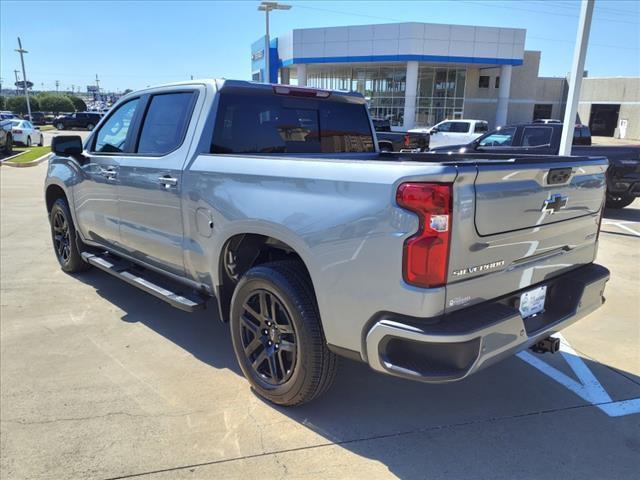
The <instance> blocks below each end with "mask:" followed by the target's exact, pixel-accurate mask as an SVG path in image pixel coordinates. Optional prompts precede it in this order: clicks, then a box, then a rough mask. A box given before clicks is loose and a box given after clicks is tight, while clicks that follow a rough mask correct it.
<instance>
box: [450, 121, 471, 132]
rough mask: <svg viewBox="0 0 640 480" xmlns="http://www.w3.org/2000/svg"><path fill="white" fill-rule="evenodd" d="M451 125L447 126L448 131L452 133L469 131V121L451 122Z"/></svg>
mask: <svg viewBox="0 0 640 480" xmlns="http://www.w3.org/2000/svg"><path fill="white" fill-rule="evenodd" d="M450 125H451V127H449V132H452V133H467V132H469V128H470V125H469V122H451V123H450Z"/></svg>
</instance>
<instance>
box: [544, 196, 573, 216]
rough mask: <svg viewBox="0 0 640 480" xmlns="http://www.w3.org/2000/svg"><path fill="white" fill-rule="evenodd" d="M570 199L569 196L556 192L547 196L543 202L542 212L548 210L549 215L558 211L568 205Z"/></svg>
mask: <svg viewBox="0 0 640 480" xmlns="http://www.w3.org/2000/svg"><path fill="white" fill-rule="evenodd" d="M568 201H569V197H566V196H564V195H560V194H559V193H556V194H554V195H551V196H550V197H549V198H547V199H546V200H545V201H544V203H543V204H542V209H541V211H542V212H548V213H549V215H552V214H554V213H556V212H557V211H558V210H561V209H563V208H565V207H566V206H567V202H568Z"/></svg>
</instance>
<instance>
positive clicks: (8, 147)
mask: <svg viewBox="0 0 640 480" xmlns="http://www.w3.org/2000/svg"><path fill="white" fill-rule="evenodd" d="M4 153H5V155H11V154H12V153H13V137H12V136H11V135H8V134H7V142H6V143H5V144H4Z"/></svg>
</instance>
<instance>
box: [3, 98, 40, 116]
mask: <svg viewBox="0 0 640 480" xmlns="http://www.w3.org/2000/svg"><path fill="white" fill-rule="evenodd" d="M29 103H30V105H31V111H32V112H35V111H37V110H40V102H38V99H37V98H35V97H29ZM6 108H7V110H11V111H12V112H15V113H19V114H21V115H25V114H27V113H28V109H27V99H26V97H23V96H20V97H10V98H7V99H6Z"/></svg>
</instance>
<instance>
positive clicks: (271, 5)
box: [258, 2, 291, 83]
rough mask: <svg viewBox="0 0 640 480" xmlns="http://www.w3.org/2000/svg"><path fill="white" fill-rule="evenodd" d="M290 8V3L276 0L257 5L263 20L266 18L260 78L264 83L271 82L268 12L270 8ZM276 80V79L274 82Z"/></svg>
mask: <svg viewBox="0 0 640 480" xmlns="http://www.w3.org/2000/svg"><path fill="white" fill-rule="evenodd" d="M289 9H291V5H283V4H282V3H278V2H262V3H261V4H260V5H259V6H258V10H259V11H261V12H264V13H265V20H266V32H265V33H266V34H265V37H264V78H263V79H262V81H263V82H265V83H271V65H270V63H271V62H270V58H269V47H270V41H269V12H270V11H271V10H289ZM277 81H278V80H277V79H276V82H277Z"/></svg>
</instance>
